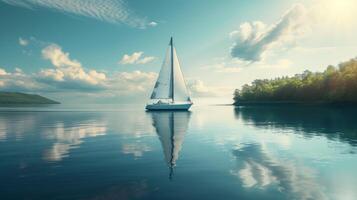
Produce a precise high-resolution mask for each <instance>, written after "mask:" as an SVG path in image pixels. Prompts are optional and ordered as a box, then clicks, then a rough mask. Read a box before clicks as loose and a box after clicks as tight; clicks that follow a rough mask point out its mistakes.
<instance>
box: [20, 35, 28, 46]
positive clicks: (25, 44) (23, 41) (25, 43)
mask: <svg viewBox="0 0 357 200" xmlns="http://www.w3.org/2000/svg"><path fill="white" fill-rule="evenodd" d="M19 44H20V45H21V46H27V45H28V44H29V41H28V40H26V39H23V38H21V37H19Z"/></svg>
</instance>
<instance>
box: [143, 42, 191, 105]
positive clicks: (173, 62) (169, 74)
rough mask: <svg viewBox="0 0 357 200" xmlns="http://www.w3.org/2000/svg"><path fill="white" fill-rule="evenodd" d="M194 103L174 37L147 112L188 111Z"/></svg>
mask: <svg viewBox="0 0 357 200" xmlns="http://www.w3.org/2000/svg"><path fill="white" fill-rule="evenodd" d="M191 105H192V101H191V98H190V95H189V92H188V89H187V87H186V83H185V79H184V78H183V74H182V71H181V68H180V63H179V60H178V58H177V54H176V49H175V47H174V46H173V41H172V37H171V39H170V44H169V48H168V49H167V51H166V56H165V59H164V62H163V64H162V67H161V70H160V74H159V77H158V78H157V81H156V83H155V86H154V90H153V91H152V94H151V98H150V100H149V102H148V103H147V105H146V109H147V110H188V109H189V108H190V107H191Z"/></svg>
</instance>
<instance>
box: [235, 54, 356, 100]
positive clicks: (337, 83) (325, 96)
mask: <svg viewBox="0 0 357 200" xmlns="http://www.w3.org/2000/svg"><path fill="white" fill-rule="evenodd" d="M233 99H234V104H236V105H238V104H245V103H357V58H354V59H351V60H349V61H347V62H343V63H340V64H339V65H338V66H337V67H335V66H332V65H330V66H328V67H327V68H326V70H325V71H323V72H311V71H308V70H306V71H304V72H303V73H302V74H296V75H295V76H293V77H279V78H275V79H258V80H255V81H253V82H252V83H251V84H250V85H248V84H245V85H243V86H242V88H241V89H236V90H235V92H234V98H233Z"/></svg>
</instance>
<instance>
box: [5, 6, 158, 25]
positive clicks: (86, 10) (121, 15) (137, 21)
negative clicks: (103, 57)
mask: <svg viewBox="0 0 357 200" xmlns="http://www.w3.org/2000/svg"><path fill="white" fill-rule="evenodd" d="M2 1H3V2H5V3H8V4H10V5H14V6H21V7H24V8H28V9H36V8H39V7H45V8H49V9H53V10H56V11H60V12H65V13H70V14H75V15H80V16H85V17H90V18H94V19H97V20H101V21H106V22H110V23H120V24H127V25H129V26H132V27H138V28H145V27H146V26H152V22H148V21H147V19H146V18H141V17H138V16H137V15H136V14H135V13H134V12H133V11H131V10H130V9H129V8H128V6H127V3H126V2H125V1H123V0H91V1H87V0H23V1H18V0H2Z"/></svg>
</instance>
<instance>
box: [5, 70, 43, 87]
mask: <svg viewBox="0 0 357 200" xmlns="http://www.w3.org/2000/svg"><path fill="white" fill-rule="evenodd" d="M0 78H1V81H0V90H6V91H33V90H39V89H41V88H42V86H41V84H40V83H38V82H37V81H35V80H34V79H33V77H32V76H31V75H26V74H25V73H23V72H22V70H21V69H20V68H16V69H15V71H14V72H6V71H5V70H3V69H1V68H0Z"/></svg>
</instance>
